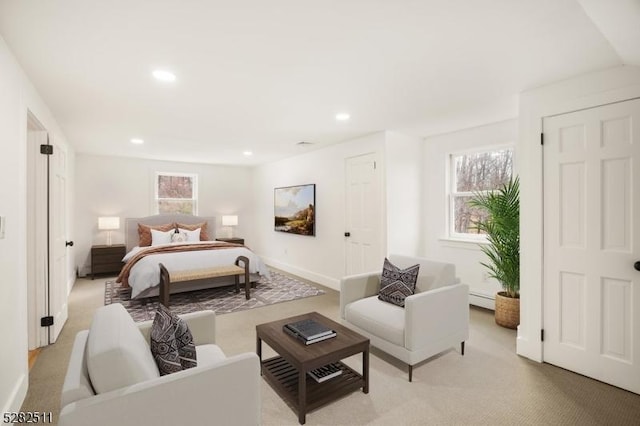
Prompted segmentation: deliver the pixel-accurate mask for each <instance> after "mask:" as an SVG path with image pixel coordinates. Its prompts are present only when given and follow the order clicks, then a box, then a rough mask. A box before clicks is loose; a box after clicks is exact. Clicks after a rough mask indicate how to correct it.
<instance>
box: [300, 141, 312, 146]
mask: <svg viewBox="0 0 640 426" xmlns="http://www.w3.org/2000/svg"><path fill="white" fill-rule="evenodd" d="M296 145H298V146H311V145H313V142H307V141H301V142H298V143H297V144H296Z"/></svg>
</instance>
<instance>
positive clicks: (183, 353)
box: [150, 304, 197, 376]
mask: <svg viewBox="0 0 640 426" xmlns="http://www.w3.org/2000/svg"><path fill="white" fill-rule="evenodd" d="M150 340H151V354H152V355H153V359H154V360H155V361H156V364H157V365H158V370H159V371H160V375H161V376H164V375H165V374H170V373H175V372H176V371H181V370H185V369H187V368H192V367H195V366H196V365H197V360H196V348H195V345H194V344H193V336H192V334H191V331H190V330H189V327H188V326H187V323H186V321H184V320H183V319H182V318H180V317H178V316H177V315H176V314H174V313H173V312H171V311H170V310H169V309H168V308H167V307H166V306H164V305H162V304H160V305H158V309H157V310H156V316H155V318H154V319H153V325H152V326H151V339H150Z"/></svg>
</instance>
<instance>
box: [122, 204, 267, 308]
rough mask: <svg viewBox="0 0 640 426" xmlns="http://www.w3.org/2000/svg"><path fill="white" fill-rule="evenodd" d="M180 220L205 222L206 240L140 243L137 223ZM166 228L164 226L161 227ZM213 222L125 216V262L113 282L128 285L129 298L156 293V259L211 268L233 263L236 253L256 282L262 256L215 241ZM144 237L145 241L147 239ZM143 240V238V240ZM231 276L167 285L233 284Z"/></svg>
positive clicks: (180, 219) (175, 266) (177, 267)
mask: <svg viewBox="0 0 640 426" xmlns="http://www.w3.org/2000/svg"><path fill="white" fill-rule="evenodd" d="M170 223H176V224H182V225H185V229H189V228H193V229H194V230H195V229H199V228H195V226H196V225H199V224H203V223H206V231H207V234H208V238H207V240H206V241H189V242H178V243H173V244H157V245H154V246H149V247H146V246H145V247H140V245H139V243H140V236H139V234H138V225H139V224H141V225H146V226H151V227H157V226H160V225H164V224H170ZM165 229H167V228H165ZM215 229H216V222H215V218H214V217H203V216H191V215H181V214H172V215H167V214H160V215H154V216H148V217H142V218H125V245H126V249H127V255H126V256H125V257H124V259H123V261H124V262H125V266H124V267H123V271H122V273H121V274H120V276H118V279H117V282H120V283H123V285H128V286H130V287H131V298H132V299H133V298H143V297H151V296H157V295H158V294H159V283H160V267H159V266H158V265H159V264H160V263H162V264H164V265H165V266H166V267H167V269H169V270H170V271H183V270H192V269H199V268H211V267H216V266H223V265H233V264H234V262H235V260H236V258H237V257H238V256H246V257H247V258H249V267H250V269H249V270H250V273H251V274H250V279H251V282H252V283H253V282H257V281H258V280H259V279H260V277H261V276H268V275H269V271H268V269H267V267H266V266H265V264H264V262H263V261H262V259H261V258H260V257H259V256H258V255H256V254H255V253H253V252H252V251H251V250H249V249H248V248H246V247H244V246H241V245H237V244H229V243H225V242H220V241H215ZM150 242H151V241H150V240H149V241H147V242H146V243H150ZM143 243H144V242H143ZM233 284H234V279H233V277H220V278H211V279H206V280H196V281H188V282H182V283H178V284H175V285H172V286H171V293H179V292H184V291H192V290H200V289H204V288H211V287H221V286H226V285H233Z"/></svg>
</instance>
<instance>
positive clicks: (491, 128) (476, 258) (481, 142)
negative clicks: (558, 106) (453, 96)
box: [421, 119, 518, 309]
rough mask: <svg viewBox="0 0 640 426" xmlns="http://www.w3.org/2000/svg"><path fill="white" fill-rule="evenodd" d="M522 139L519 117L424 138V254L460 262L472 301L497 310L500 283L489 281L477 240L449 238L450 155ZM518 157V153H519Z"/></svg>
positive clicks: (458, 264) (430, 257)
mask: <svg viewBox="0 0 640 426" xmlns="http://www.w3.org/2000/svg"><path fill="white" fill-rule="evenodd" d="M517 139H518V120H517V119H512V120H507V121H502V122H499V123H493V124H488V125H486V126H480V127H474V128H471V129H465V130H460V131H457V132H453V133H447V134H443V135H438V136H433V137H429V138H426V139H425V141H424V158H423V166H424V175H423V178H422V179H423V182H424V203H423V207H422V210H423V212H424V214H423V219H424V220H423V223H424V234H423V235H424V243H423V247H422V250H421V254H422V255H423V256H425V257H427V258H429V259H434V260H439V261H443V262H450V263H453V264H455V265H456V274H457V276H458V277H459V278H460V280H461V281H462V282H463V283H465V284H468V285H469V291H470V293H471V296H470V302H471V303H472V304H474V305H478V306H483V307H486V308H489V309H494V306H495V305H494V299H495V293H496V292H497V291H499V290H500V285H499V284H498V283H497V282H496V281H495V280H485V279H484V276H485V272H486V269H485V268H484V267H483V266H482V265H480V262H481V261H486V257H485V255H484V253H482V252H481V251H480V249H479V248H478V245H477V244H475V243H468V242H459V241H454V240H449V239H448V230H447V226H448V225H447V215H448V200H447V185H448V173H449V172H448V162H449V154H451V153H455V152H461V151H467V150H471V149H483V148H486V147H492V146H497V145H509V144H510V145H512V146H513V147H514V148H515V144H516V142H517ZM515 156H516V158H517V156H518V154H517V152H516V154H515Z"/></svg>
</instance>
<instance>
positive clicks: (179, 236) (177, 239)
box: [171, 230, 189, 243]
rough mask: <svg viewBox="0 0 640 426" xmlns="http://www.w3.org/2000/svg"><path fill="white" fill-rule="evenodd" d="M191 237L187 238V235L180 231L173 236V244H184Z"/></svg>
mask: <svg viewBox="0 0 640 426" xmlns="http://www.w3.org/2000/svg"><path fill="white" fill-rule="evenodd" d="M188 240H189V237H188V236H187V233H186V232H185V231H183V230H178V232H174V233H173V235H172V236H171V242H172V243H184V242H185V241H188Z"/></svg>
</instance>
